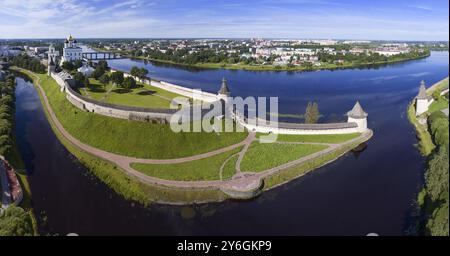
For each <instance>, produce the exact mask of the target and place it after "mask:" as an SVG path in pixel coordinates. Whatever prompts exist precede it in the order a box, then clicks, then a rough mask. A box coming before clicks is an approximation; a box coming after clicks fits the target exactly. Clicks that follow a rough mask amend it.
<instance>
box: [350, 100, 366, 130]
mask: <svg viewBox="0 0 450 256" xmlns="http://www.w3.org/2000/svg"><path fill="white" fill-rule="evenodd" d="M367 116H368V114H367V113H366V112H364V110H363V109H362V107H361V105H360V104H359V101H356V104H355V106H353V108H352V110H350V111H349V112H347V117H348V120H347V122H349V123H356V124H357V125H358V128H357V129H358V132H365V131H366V130H367Z"/></svg>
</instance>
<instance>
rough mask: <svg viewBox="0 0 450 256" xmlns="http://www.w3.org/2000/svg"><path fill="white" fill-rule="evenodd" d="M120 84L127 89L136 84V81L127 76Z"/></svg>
mask: <svg viewBox="0 0 450 256" xmlns="http://www.w3.org/2000/svg"><path fill="white" fill-rule="evenodd" d="M122 86H123V88H124V89H125V90H127V91H129V90H130V89H131V88H134V87H135V86H136V81H135V80H134V78H132V77H130V76H128V77H126V78H125V79H124V81H123V83H122Z"/></svg>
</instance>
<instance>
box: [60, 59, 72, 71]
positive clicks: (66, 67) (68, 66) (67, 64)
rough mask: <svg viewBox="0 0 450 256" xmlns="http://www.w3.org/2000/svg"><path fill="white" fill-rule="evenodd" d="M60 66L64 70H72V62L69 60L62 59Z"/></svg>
mask: <svg viewBox="0 0 450 256" xmlns="http://www.w3.org/2000/svg"><path fill="white" fill-rule="evenodd" d="M61 67H62V68H63V69H64V70H66V71H72V70H73V69H74V66H73V64H72V62H69V61H64V62H63V63H62V65H61Z"/></svg>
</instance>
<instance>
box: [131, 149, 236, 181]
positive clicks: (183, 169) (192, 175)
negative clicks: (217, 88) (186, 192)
mask: <svg viewBox="0 0 450 256" xmlns="http://www.w3.org/2000/svg"><path fill="white" fill-rule="evenodd" d="M239 151H240V148H238V149H234V150H231V151H228V152H225V153H222V154H219V155H216V156H212V157H208V158H204V159H201V160H195V161H190V162H186V163H180V164H132V167H133V168H134V169H136V170H138V171H140V172H142V173H145V174H147V175H149V176H153V177H157V178H161V179H166V180H184V181H198V180H220V167H221V166H222V164H223V163H224V162H225V160H226V159H228V158H229V157H230V156H232V155H233V154H236V153H238V152H239ZM228 162H233V161H228ZM232 167H233V168H232V169H229V170H228V171H227V173H226V174H225V175H226V176H225V178H229V177H231V176H232V175H233V174H234V166H232ZM231 170H233V173H232V172H231Z"/></svg>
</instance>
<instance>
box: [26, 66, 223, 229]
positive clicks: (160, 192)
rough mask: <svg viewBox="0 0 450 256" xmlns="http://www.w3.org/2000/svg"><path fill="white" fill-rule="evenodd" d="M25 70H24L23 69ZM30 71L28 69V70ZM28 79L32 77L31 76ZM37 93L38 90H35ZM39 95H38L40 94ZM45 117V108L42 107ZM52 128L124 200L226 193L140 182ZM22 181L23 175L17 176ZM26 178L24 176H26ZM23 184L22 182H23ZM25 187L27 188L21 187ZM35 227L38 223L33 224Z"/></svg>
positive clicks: (179, 198)
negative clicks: (75, 144)
mask: <svg viewBox="0 0 450 256" xmlns="http://www.w3.org/2000/svg"><path fill="white" fill-rule="evenodd" d="M25 73H26V72H25ZM29 73H31V72H29ZM30 78H31V77H30ZM38 92H39V91H38ZM40 96H41V95H40ZM44 111H45V114H46V116H47V117H48V113H47V110H46V109H45V108H44ZM49 122H50V125H51V127H52V130H53V131H54V132H55V134H56V136H57V137H58V139H59V140H60V141H61V143H62V144H63V145H64V146H65V147H66V148H67V149H68V150H69V151H70V152H71V153H72V154H73V155H75V156H76V157H77V159H79V161H80V162H81V163H82V164H83V165H85V166H86V167H88V168H89V170H90V171H92V172H93V173H94V174H95V175H96V176H97V177H98V178H99V179H100V180H102V181H103V182H104V183H106V184H107V185H108V186H109V187H111V188H112V189H113V190H114V191H116V192H117V193H119V194H121V195H122V196H123V197H124V198H125V199H129V200H133V201H137V202H139V203H141V204H143V205H148V204H149V203H151V202H152V201H158V202H175V203H179V202H190V203H192V202H205V201H211V200H217V201H221V200H224V199H225V198H227V196H226V195H225V194H224V193H222V192H221V191H220V190H218V189H205V190H186V189H173V188H166V187H163V186H150V185H146V184H144V183H141V182H140V181H138V180H137V179H136V178H134V177H130V176H128V175H126V174H124V173H123V172H122V171H120V170H118V168H117V167H116V166H114V165H113V164H111V163H109V162H107V161H105V160H103V159H100V158H98V157H95V156H92V155H90V154H88V153H86V152H84V151H81V150H79V149H78V148H77V147H74V146H72V144H70V143H69V142H68V141H67V140H66V139H65V138H64V137H63V136H62V135H61V134H60V133H59V131H58V130H57V129H56V128H55V126H54V124H53V122H51V121H49ZM19 177H20V178H21V181H22V177H23V176H22V175H19ZM25 181H26V179H25ZM22 185H23V183H22ZM24 188H25V190H27V189H29V188H28V186H24ZM36 226H37V225H36Z"/></svg>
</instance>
